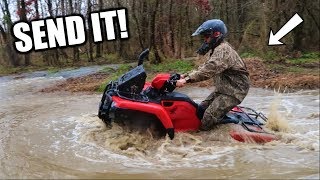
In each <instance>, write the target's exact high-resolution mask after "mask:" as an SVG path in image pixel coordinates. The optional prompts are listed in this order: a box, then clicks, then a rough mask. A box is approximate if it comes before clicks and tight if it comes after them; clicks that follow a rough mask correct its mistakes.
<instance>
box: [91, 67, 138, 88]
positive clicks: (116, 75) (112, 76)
mask: <svg viewBox="0 0 320 180" xmlns="http://www.w3.org/2000/svg"><path fill="white" fill-rule="evenodd" d="M131 69H132V66H130V65H129V64H122V65H120V66H119V68H118V69H117V70H114V69H112V68H110V67H106V68H104V69H102V70H101V71H100V72H105V73H108V74H109V73H110V76H109V77H108V78H107V79H105V81H104V82H103V83H102V84H101V85H100V86H99V88H98V89H97V91H98V92H103V91H104V89H105V88H106V85H107V84H108V83H109V82H110V81H114V80H116V79H118V78H119V77H120V76H121V75H123V74H124V73H126V72H128V71H129V70H131Z"/></svg>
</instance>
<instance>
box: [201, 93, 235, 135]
mask: <svg viewBox="0 0 320 180" xmlns="http://www.w3.org/2000/svg"><path fill="white" fill-rule="evenodd" d="M240 103H241V102H240V101H239V100H238V99H236V98H235V97H232V96H229V95H225V94H220V93H217V92H213V93H211V94H210V95H209V96H208V97H207V98H206V99H205V100H204V101H202V102H201V104H200V105H201V106H203V107H204V108H206V110H205V112H204V115H203V118H202V119H201V127H200V129H201V130H205V131H207V130H210V129H212V128H213V127H214V126H215V125H217V124H219V121H221V119H222V118H223V116H224V115H225V114H227V113H228V112H229V111H230V110H231V109H232V108H233V107H235V106H236V105H238V104H240Z"/></svg>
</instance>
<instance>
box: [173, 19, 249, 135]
mask: <svg viewBox="0 0 320 180" xmlns="http://www.w3.org/2000/svg"><path fill="white" fill-rule="evenodd" d="M226 34H227V28H226V26H225V24H224V22H223V21H221V20H218V19H212V20H208V21H205V22H204V23H203V24H202V25H201V26H200V27H199V28H198V29H197V30H196V31H195V32H194V33H193V34H192V36H197V35H201V36H202V37H203V38H204V43H203V44H202V46H201V47H200V48H199V49H198V51H197V53H198V54H200V55H205V54H207V53H208V52H209V51H210V50H211V52H210V54H209V56H208V59H207V60H206V62H205V63H204V64H203V65H201V66H200V67H199V68H198V70H195V71H193V72H191V73H189V74H187V75H183V76H182V77H181V79H180V80H178V81H177V83H176V86H177V87H182V86H184V85H185V84H186V83H193V82H199V81H203V80H207V79H210V78H213V80H214V85H215V90H214V91H213V92H212V93H211V94H210V95H209V96H208V97H207V98H206V99H205V100H204V101H202V102H201V104H200V105H201V106H202V107H203V108H204V109H206V110H205V112H204V116H203V118H202V119H201V129H202V130H210V129H212V128H213V127H214V126H215V125H217V124H219V123H220V120H221V119H222V118H223V116H224V115H225V114H226V113H228V112H229V111H230V110H231V109H232V108H233V107H235V106H236V105H238V104H240V103H241V102H242V101H243V99H244V98H245V97H246V95H247V94H248V90H249V86H250V81H249V73H248V71H247V68H246V65H245V63H244V62H243V61H242V59H241V58H240V56H239V55H238V54H237V52H236V51H235V50H234V49H233V48H232V47H231V46H230V45H229V43H227V42H226V41H224V38H225V36H226Z"/></svg>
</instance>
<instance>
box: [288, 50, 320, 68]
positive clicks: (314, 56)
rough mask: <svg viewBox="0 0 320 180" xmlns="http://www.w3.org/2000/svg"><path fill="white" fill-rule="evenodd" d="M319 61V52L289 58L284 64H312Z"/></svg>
mask: <svg viewBox="0 0 320 180" xmlns="http://www.w3.org/2000/svg"><path fill="white" fill-rule="evenodd" d="M319 61H320V52H311V53H304V54H302V55H301V57H298V58H289V59H287V60H286V63H289V64H299V65H300V64H312V63H318V62H319Z"/></svg>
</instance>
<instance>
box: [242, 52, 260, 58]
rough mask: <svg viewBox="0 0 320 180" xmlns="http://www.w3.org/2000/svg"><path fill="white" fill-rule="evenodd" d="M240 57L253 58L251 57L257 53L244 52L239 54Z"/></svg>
mask: <svg viewBox="0 0 320 180" xmlns="http://www.w3.org/2000/svg"><path fill="white" fill-rule="evenodd" d="M240 57H241V58H253V57H257V55H256V54H255V53H251V52H244V53H241V54H240Z"/></svg>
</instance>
